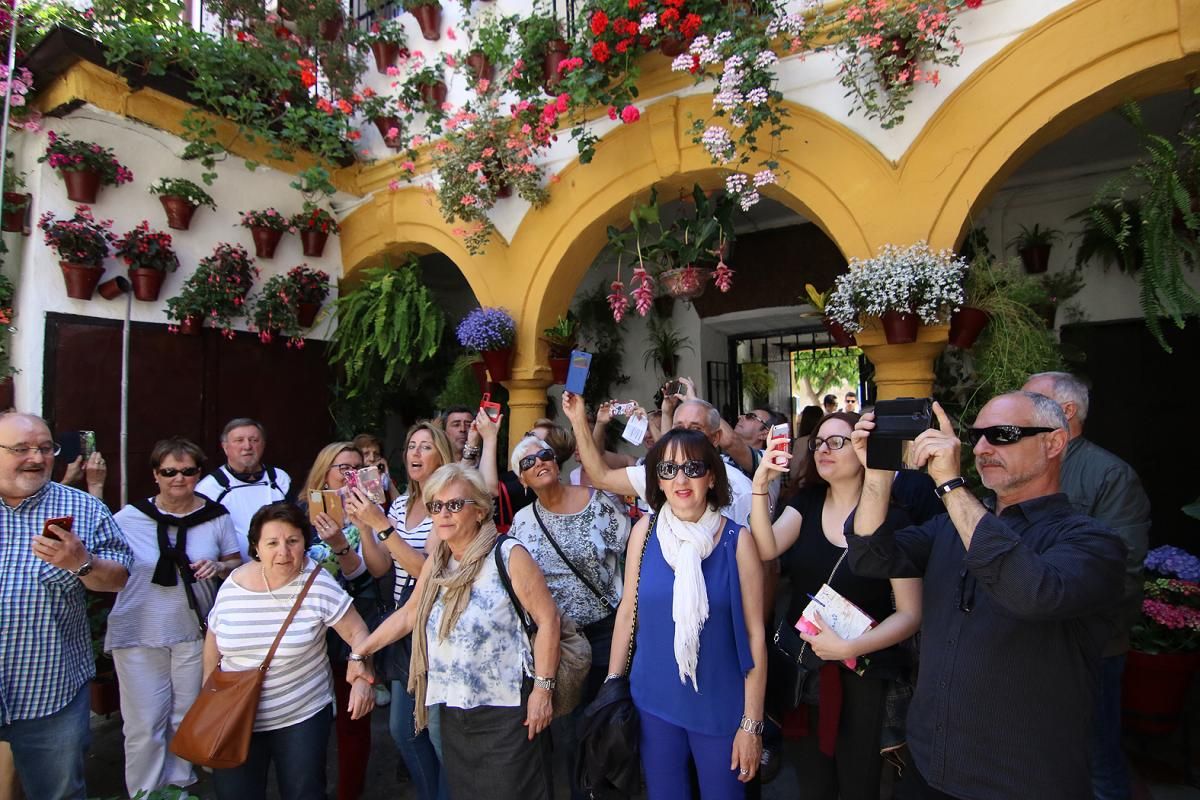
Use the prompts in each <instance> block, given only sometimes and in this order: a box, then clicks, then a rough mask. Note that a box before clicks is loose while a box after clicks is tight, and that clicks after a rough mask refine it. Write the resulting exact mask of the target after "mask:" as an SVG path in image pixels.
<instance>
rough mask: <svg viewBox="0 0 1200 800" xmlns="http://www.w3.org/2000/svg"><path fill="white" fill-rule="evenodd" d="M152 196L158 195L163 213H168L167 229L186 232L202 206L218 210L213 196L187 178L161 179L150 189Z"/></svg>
mask: <svg viewBox="0 0 1200 800" xmlns="http://www.w3.org/2000/svg"><path fill="white" fill-rule="evenodd" d="M150 194H156V195H158V201H159V202H160V203H162V207H163V211H165V212H167V227H169V228H174V229H175V230H177V231H186V230H187V229H188V228H189V227H190V226H191V224H192V215H193V214H195V213H196V209H197V208H199V207H200V206H208V207H209V208H211V209H212V210H213V211H216V210H217V204H216V203H215V202H214V201H213V199H212V196H211V195H209V193H208V192H206V191H204V189H202V188H201V187H200V185H199V184H196V183H193V182H192V181H189V180H188V179H187V178H160V179H159V181H158V183H156V184H154V185H153V186H151V187H150Z"/></svg>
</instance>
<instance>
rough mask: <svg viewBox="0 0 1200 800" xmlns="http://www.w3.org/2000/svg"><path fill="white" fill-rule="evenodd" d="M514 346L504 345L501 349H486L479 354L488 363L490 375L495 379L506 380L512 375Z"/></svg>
mask: <svg viewBox="0 0 1200 800" xmlns="http://www.w3.org/2000/svg"><path fill="white" fill-rule="evenodd" d="M512 352H513V351H512V348H511V347H504V348H501V349H499V350H484V351H483V352H482V353H480V354H479V355H480V356H482V357H483V363H484V364H486V365H487V371H488V375H490V376H491V378H492V380H493V381H506V380H508V379H509V378H511V377H512Z"/></svg>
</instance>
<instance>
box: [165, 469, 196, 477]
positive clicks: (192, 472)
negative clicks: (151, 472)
mask: <svg viewBox="0 0 1200 800" xmlns="http://www.w3.org/2000/svg"><path fill="white" fill-rule="evenodd" d="M158 474H159V475H162V476H163V477H164V478H174V477H175V476H176V475H182V476H183V477H185V478H194V477H195V476H197V475H199V474H200V468H199V467H184V468H183V469H175V468H174V467H164V468H163V469H160V470H159V471H158Z"/></svg>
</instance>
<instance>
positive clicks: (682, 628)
mask: <svg viewBox="0 0 1200 800" xmlns="http://www.w3.org/2000/svg"><path fill="white" fill-rule="evenodd" d="M720 527H721V515H720V514H719V513H717V512H716V511H714V510H712V509H711V508H708V509H705V511H704V516H702V517H700V519H699V521H697V522H685V521H684V520H681V519H680V518H679V517H677V516H675V512H674V511H672V510H671V506H670V505H668V504H665V503H664V504H663V507H662V510H661V511H659V513H658V543H659V546H660V547H661V548H662V554H663V558H664V559H666V562H667V564H668V565H670V567H671V569H673V570H674V571H675V586H674V589H673V591H672V599H671V619H673V620H674V621H675V662H676V664H678V665H679V682H680V683H687V679H688V678H691V679H692V688H693V689H695V690H696V691H700V687H699V686H697V685H696V662H697V661H698V660H699V656H700V629H701V628H703V627H704V622H705V620H707V619H708V590H707V588H706V587H705V585H704V572H703V571H702V570H701V566H700V565H701V562H702V561H704V559H705V558H707V557H708V554H709V553H711V552H712V551H713V548H714V547H715V546H716V541H715V539H716V535H717V530H718V529H719V528H720Z"/></svg>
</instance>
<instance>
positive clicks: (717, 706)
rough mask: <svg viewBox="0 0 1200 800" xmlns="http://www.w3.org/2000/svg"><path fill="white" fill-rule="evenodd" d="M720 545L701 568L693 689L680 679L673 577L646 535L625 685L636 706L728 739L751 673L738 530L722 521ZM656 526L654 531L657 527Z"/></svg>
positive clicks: (656, 545)
mask: <svg viewBox="0 0 1200 800" xmlns="http://www.w3.org/2000/svg"><path fill="white" fill-rule="evenodd" d="M723 521H724V523H725V527H724V528H723V529H722V531H721V540H720V541H719V542H718V543H717V546H716V547H714V548H713V551H712V552H711V553H709V555H708V558H706V559H704V561H703V563H702V564H701V570H702V571H703V573H704V584H705V587H706V588H707V590H708V619H707V620H706V621H705V623H704V627H703V628H701V629H700V652H699V655H698V658H697V662H696V684H697V687H698V689H699V691H697V690H695V689H693V688H692V682H691V680H690V679H689V680H688V681H687V682H686V683H683V682H680V680H679V665H678V664H677V663H676V661H675V621H674V620H673V619H672V618H671V598H672V596H673V590H674V585H675V572H674V570H672V569H671V567H670V565H669V564H667V561H666V559H665V558H664V557H663V553H662V548H661V547H660V546H659V542H658V537H657V536H655V535H654V533H655V531H654V529H651V531H650V533H649V534H648V535H649V536H650V539H651V541H650V544H649V545H648V546H647V547H646V556H645V558H643V559H642V569H641V578H640V580H639V582H638V629H637V650H636V652H635V654H634V657H633V668H632V669H631V670H630V675H629V685H630V689H631V691H632V693H633V702H634V705H636V706H637V708H638V709H639V710H641V711H646V712H648V713H650V714H653V715H654V716H656V717H659V718H661V719H664V720H666V721H667V722H670V723H672V724H674V725H678V726H680V727H681V728H684V729H686V730H689V731H692V732H694V733H700V734H704V735H706V736H732V735H733V734H734V732H735V731H737V727H738V723H739V722H740V721H741V719H742V711H743V709H744V708H745V699H746V691H745V690H746V680H745V679H746V673H747V672H749V671H750V670H751V669H752V668H753V667H754V658H753V656H751V654H750V642H749V639H748V638H747V635H746V618H745V616H744V615H743V613H742V583H741V579H740V578H739V576H738V568H737V542H738V530H739V529H740V527H741V526H739V525H737V524H736V523H734V522H731V521H730V520H729V519H728V518H723ZM655 527H657V525H655Z"/></svg>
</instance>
